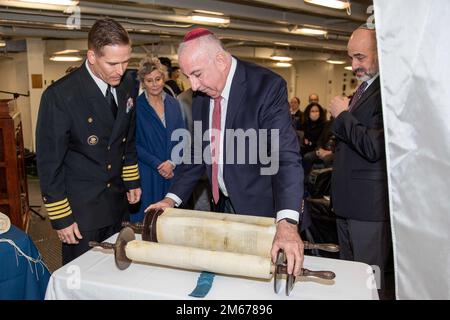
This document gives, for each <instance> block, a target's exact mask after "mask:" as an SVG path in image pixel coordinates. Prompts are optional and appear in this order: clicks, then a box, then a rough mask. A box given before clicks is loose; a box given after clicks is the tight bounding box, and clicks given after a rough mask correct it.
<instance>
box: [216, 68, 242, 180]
mask: <svg viewBox="0 0 450 320" xmlns="http://www.w3.org/2000/svg"><path fill="white" fill-rule="evenodd" d="M236 63H237V65H236V71H235V73H234V76H233V79H231V89H230V96H229V100H228V106H227V118H226V121H225V128H224V130H226V129H234V128H233V123H234V119H235V118H236V115H237V113H238V112H239V110H240V109H241V108H244V107H245V106H241V103H242V101H243V99H244V96H245V92H246V90H247V82H246V73H245V68H244V66H243V65H242V63H241V62H240V61H239V60H238V59H236ZM224 140H225V141H224V142H223V155H222V161H223V177H224V179H225V174H226V171H227V170H226V169H227V166H226V160H227V158H226V155H227V150H228V144H230V143H232V141H227V135H226V131H225V135H224ZM231 147H232V146H231Z"/></svg>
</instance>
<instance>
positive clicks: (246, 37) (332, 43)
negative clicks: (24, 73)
mask: <svg viewBox="0 0 450 320" xmlns="http://www.w3.org/2000/svg"><path fill="white" fill-rule="evenodd" d="M96 18H98V17H94V16H93V17H90V16H84V17H83V19H82V20H81V22H82V26H81V27H82V28H83V27H84V28H89V27H90V26H91V25H92V24H93V23H94V21H95V20H96ZM14 19H15V20H14ZM66 19H67V17H66V16H64V15H63V14H60V15H59V16H51V17H48V16H47V17H42V16H39V15H25V14H22V13H11V12H9V13H4V12H0V22H4V23H5V22H6V23H8V24H19V25H31V24H32V23H35V24H36V23H38V24H39V25H40V26H39V28H41V29H42V28H43V27H46V26H47V27H49V28H51V27H53V28H54V27H55V25H61V27H64V26H65V22H66ZM127 21H128V20H127V19H124V20H123V21H122V20H121V21H120V22H121V23H122V25H123V26H124V27H125V28H126V29H127V30H129V32H130V33H133V32H135V33H137V34H136V36H135V38H136V39H140V40H141V41H144V42H145V41H147V42H151V41H153V40H151V37H152V35H150V34H149V35H146V34H145V33H144V32H147V33H157V34H158V33H159V34H163V33H167V34H174V35H178V36H180V37H182V36H183V35H184V34H185V33H186V32H187V31H188V30H189V29H186V28H182V29H180V28H177V27H160V26H154V25H146V24H136V23H129V22H127ZM209 29H210V30H211V31H213V32H214V33H216V35H217V36H219V37H228V38H230V39H235V40H241V41H256V42H262V43H275V42H280V41H283V42H288V43H289V44H291V45H292V46H299V47H316V48H325V49H329V50H341V51H342V50H345V49H346V48H345V47H346V42H345V43H344V42H343V41H339V40H320V39H316V38H313V37H308V36H301V35H294V34H289V33H284V34H280V33H276V32H271V30H270V28H266V31H265V32H257V31H251V30H240V31H238V30H232V29H228V28H226V29H224V28H218V27H209ZM63 31H68V30H63ZM76 32H80V31H73V32H70V33H68V34H70V36H71V37H76V36H75V33H76ZM81 32H83V31H81ZM58 33H59V31H58V30H53V32H50V31H49V36H55V35H57V34H58ZM139 33H141V37H139V36H138V34H139ZM30 36H32V35H30ZM83 36H86V34H85V33H83V34H82V35H79V37H83Z"/></svg>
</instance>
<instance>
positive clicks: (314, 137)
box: [301, 102, 326, 155]
mask: <svg viewBox="0 0 450 320" xmlns="http://www.w3.org/2000/svg"><path fill="white" fill-rule="evenodd" d="M325 123H326V113H325V110H324V109H323V108H322V106H321V105H320V104H318V103H316V102H313V103H310V104H309V105H308V106H307V107H306V109H305V112H304V114H303V125H302V128H303V131H304V133H305V135H304V138H303V145H302V147H301V153H302V155H305V154H307V153H308V152H311V151H314V150H315V149H316V147H317V141H318V140H319V137H320V135H321V134H322V131H323V129H324V127H325Z"/></svg>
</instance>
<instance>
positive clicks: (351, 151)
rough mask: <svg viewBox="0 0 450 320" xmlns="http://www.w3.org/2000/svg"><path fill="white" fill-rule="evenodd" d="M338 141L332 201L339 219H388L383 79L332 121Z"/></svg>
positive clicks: (376, 82)
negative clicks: (381, 90)
mask: <svg viewBox="0 0 450 320" xmlns="http://www.w3.org/2000/svg"><path fill="white" fill-rule="evenodd" d="M332 130H333V132H334V134H335V135H336V138H337V147H336V153H335V159H334V165H333V176H332V199H333V207H334V211H335V213H336V214H337V215H338V216H342V217H346V218H350V219H355V220H361V221H385V220H388V217H389V209H388V191H387V174H386V155H385V144H384V129H383V114H382V108H381V93H380V80H379V78H378V79H376V80H375V81H374V82H373V83H372V84H371V85H370V86H369V87H368V88H367V90H366V91H365V92H364V94H363V95H362V96H361V98H360V100H359V101H358V102H357V103H356V105H355V106H354V107H353V109H352V111H351V112H348V111H344V112H342V113H341V114H340V115H339V116H338V117H337V118H336V119H335V120H334V122H333V124H332Z"/></svg>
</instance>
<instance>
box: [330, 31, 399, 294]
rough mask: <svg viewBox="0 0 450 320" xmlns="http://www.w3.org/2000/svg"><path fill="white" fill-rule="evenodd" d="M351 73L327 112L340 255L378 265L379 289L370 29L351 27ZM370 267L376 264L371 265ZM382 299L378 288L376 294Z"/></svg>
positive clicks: (380, 154)
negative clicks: (348, 86)
mask: <svg viewBox="0 0 450 320" xmlns="http://www.w3.org/2000/svg"><path fill="white" fill-rule="evenodd" d="M348 55H349V56H350V58H351V59H352V68H353V72H355V74H356V77H357V78H358V79H359V80H360V81H363V82H362V83H361V85H360V86H359V88H358V90H357V91H356V93H355V94H354V96H353V98H352V100H351V101H349V99H348V98H345V97H335V98H334V99H333V100H332V101H331V106H330V107H331V113H332V115H333V117H335V120H334V122H333V124H332V131H333V132H334V134H335V136H336V138H337V141H338V142H337V147H336V153H335V160H334V166H333V176H332V197H333V207H334V211H335V213H336V215H337V217H338V219H337V228H338V238H339V245H340V247H341V251H340V252H341V258H342V259H345V260H355V261H359V262H364V263H367V264H369V265H372V266H378V267H379V268H380V274H378V273H376V274H375V276H376V277H377V276H380V279H381V283H380V284H379V285H381V289H382V290H384V289H385V288H384V272H385V267H386V263H387V260H388V256H389V252H390V241H391V240H390V226H389V208H388V191H387V173H386V155H385V143H384V129H383V115H382V107H381V94H380V80H379V76H378V57H377V45H376V37H375V30H373V29H369V28H366V27H364V26H362V27H360V28H359V29H357V30H356V31H355V32H354V33H353V34H352V36H351V38H350V40H349V43H348ZM375 268H376V267H375ZM375 271H377V270H375ZM380 293H381V296H382V297H383V292H380Z"/></svg>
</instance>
